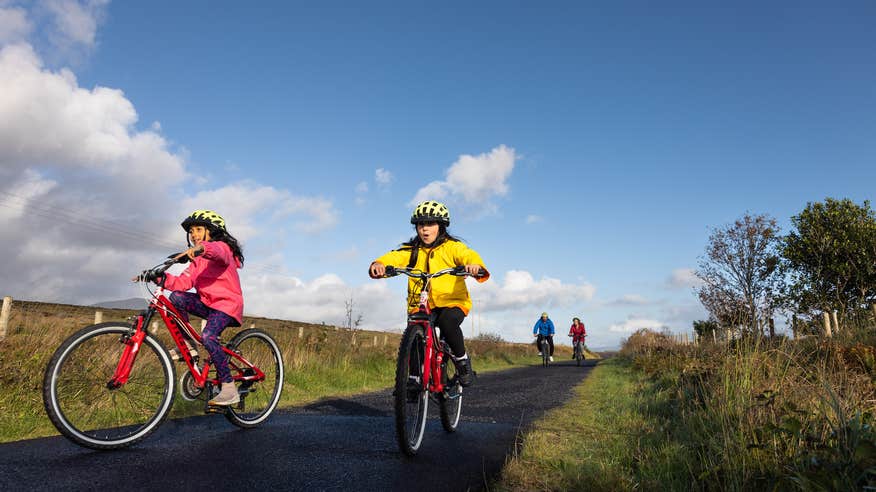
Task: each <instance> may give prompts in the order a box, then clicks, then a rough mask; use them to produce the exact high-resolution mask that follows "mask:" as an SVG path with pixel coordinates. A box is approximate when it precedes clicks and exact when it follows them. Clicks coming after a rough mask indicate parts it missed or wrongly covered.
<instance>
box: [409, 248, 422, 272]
mask: <svg viewBox="0 0 876 492" xmlns="http://www.w3.org/2000/svg"><path fill="white" fill-rule="evenodd" d="M419 254H420V247H419V246H412V247H411V259H410V260H408V268H414V265H416V264H417V256H419Z"/></svg>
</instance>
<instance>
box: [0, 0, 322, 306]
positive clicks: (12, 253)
mask: <svg viewBox="0 0 876 492" xmlns="http://www.w3.org/2000/svg"><path fill="white" fill-rule="evenodd" d="M0 1H2V0H0ZM89 5H92V4H89ZM94 5H96V4H94ZM137 122H138V116H137V111H136V110H135V109H134V106H133V104H132V103H131V102H130V101H129V100H128V99H126V98H125V96H124V94H123V92H122V91H120V90H117V89H111V88H106V87H95V88H93V89H90V90H89V89H84V88H82V87H79V85H78V82H77V80H76V77H75V76H74V74H73V73H72V72H71V71H70V70H69V69H59V70H51V69H47V68H45V67H44V66H43V61H42V60H41V58H40V57H39V56H38V55H37V54H36V52H35V51H34V49H33V47H32V46H31V45H29V44H25V43H19V44H13V45H8V46H5V47H3V48H0V163H2V164H0V225H2V227H0V244H3V245H4V256H5V258H6V259H7V261H6V263H5V266H4V268H2V269H0V285H3V286H4V288H5V289H6V292H4V293H3V295H12V296H13V297H16V298H24V299H40V300H49V301H62V302H80V303H83V302H84V303H89V302H95V301H104V300H108V299H118V298H122V297H130V296H132V295H136V294H137V293H138V290H137V288H135V287H134V286H133V285H132V284H131V283H130V282H129V279H130V277H131V275H132V274H134V273H136V271H138V270H140V269H143V268H146V267H150V266H152V265H154V264H155V263H157V260H158V259H160V258H161V257H162V255H166V254H168V253H169V252H170V251H168V250H171V251H173V250H178V249H177V248H182V247H184V245H185V239H184V237H185V236H184V233H183V231H182V230H181V228H180V227H179V222H180V221H181V220H182V218H183V217H184V216H186V215H188V214H189V213H190V212H191V211H192V210H195V209H202V208H215V209H217V211H220V213H222V214H223V215H224V216H226V218H227V219H228V220H229V228H230V229H231V230H232V232H233V233H234V234H235V235H237V236H238V238H240V239H243V238H249V237H255V236H256V235H258V234H260V233H262V232H269V233H270V236H268V237H270V241H267V242H265V243H266V244H270V245H271V246H270V247H271V248H275V247H278V246H277V245H279V244H281V243H282V242H283V241H285V240H286V238H287V237H292V236H293V234H292V233H291V232H290V231H288V230H287V229H292V231H295V232H296V233H302V232H303V233H316V232H319V231H323V230H325V229H326V228H329V227H331V226H333V225H334V224H335V223H336V222H337V211H336V210H335V208H334V205H333V203H332V202H331V201H330V200H327V199H325V198H321V197H307V196H299V195H295V194H293V193H291V192H289V191H287V190H283V189H278V188H274V187H272V186H264V185H260V184H258V183H252V182H240V183H233V184H227V185H223V186H220V187H218V188H216V189H208V190H200V191H197V190H198V188H200V187H202V186H205V185H208V184H209V183H210V180H195V179H193V177H192V176H191V175H190V174H189V172H188V171H187V169H186V158H185V151H184V150H174V149H171V148H170V144H169V143H168V141H167V140H165V138H164V137H163V136H162V135H161V134H160V133H159V132H160V128H161V127H160V125H157V124H152V125H150V127H149V129H145V130H141V129H138V128H137ZM184 188H194V190H191V189H184ZM266 225H267V226H268V227H269V228H270V230H268V231H265V229H266ZM254 249H257V248H254ZM259 256H261V255H259ZM247 266H249V264H247Z"/></svg>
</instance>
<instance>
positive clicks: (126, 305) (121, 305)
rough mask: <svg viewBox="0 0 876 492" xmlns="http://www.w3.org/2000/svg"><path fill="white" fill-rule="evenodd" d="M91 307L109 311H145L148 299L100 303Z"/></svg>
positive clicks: (135, 298)
mask: <svg viewBox="0 0 876 492" xmlns="http://www.w3.org/2000/svg"><path fill="white" fill-rule="evenodd" d="M91 306H92V307H102V308H107V309H143V308H145V307H146V299H143V298H142V297H131V298H130V299H122V300H121V301H103V302H98V303H97V304H92V305H91Z"/></svg>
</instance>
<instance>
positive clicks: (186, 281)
mask: <svg viewBox="0 0 876 492" xmlns="http://www.w3.org/2000/svg"><path fill="white" fill-rule="evenodd" d="M201 244H203V245H204V254H202V255H201V256H197V257H195V259H194V260H192V262H191V263H190V264H189V266H188V267H187V268H186V269H185V270H183V272H182V273H181V274H180V275H179V276H176V275H171V274H166V275H167V280H166V281H165V283H164V288H166V289H169V290H180V291H187V290H189V289H191V288H192V287H194V288H195V290H197V291H198V295H199V296H201V301H203V302H204V304H206V305H207V307H210V308H213V309H215V310H217V311H222V312H223V313H225V314H227V315H228V316H231V317H232V318H234V319H235V320H237V323H238V324H239V323H240V322H241V320H242V319H243V293H242V291H241V290H240V278H239V277H238V276H237V269H238V268H240V267H241V264H240V261H239V260H238V259H237V258H235V257H234V255H233V254H232V253H231V248H229V247H228V245H227V244H225V243H223V242H222V241H207V242H204V243H201Z"/></svg>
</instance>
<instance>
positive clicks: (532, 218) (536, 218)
mask: <svg viewBox="0 0 876 492" xmlns="http://www.w3.org/2000/svg"><path fill="white" fill-rule="evenodd" d="M543 221H544V218H542V216H540V215H534V214H530V215H527V216H526V223H527V224H536V223H539V222H543Z"/></svg>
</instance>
